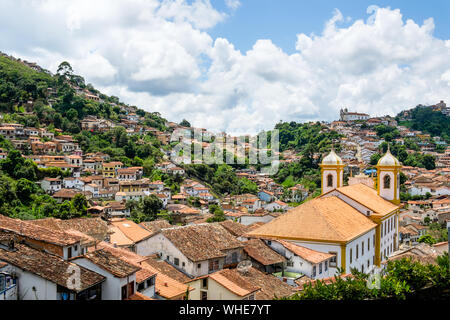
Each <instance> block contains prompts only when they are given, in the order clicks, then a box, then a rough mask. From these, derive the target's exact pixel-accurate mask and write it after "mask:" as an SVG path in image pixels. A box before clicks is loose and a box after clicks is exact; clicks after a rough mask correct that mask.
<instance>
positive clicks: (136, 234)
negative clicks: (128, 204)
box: [111, 219, 151, 243]
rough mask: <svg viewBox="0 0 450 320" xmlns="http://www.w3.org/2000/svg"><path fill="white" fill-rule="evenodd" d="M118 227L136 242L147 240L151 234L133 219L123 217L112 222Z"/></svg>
mask: <svg viewBox="0 0 450 320" xmlns="http://www.w3.org/2000/svg"><path fill="white" fill-rule="evenodd" d="M111 223H112V225H114V226H115V227H117V228H118V229H119V230H120V231H121V232H122V233H123V234H124V235H125V236H126V237H127V238H129V239H130V240H132V241H133V242H134V243H136V242H139V241H142V240H145V239H147V238H149V237H150V236H151V233H150V232H149V231H147V230H146V229H144V228H141V227H140V226H139V225H138V224H136V223H134V222H133V221H131V220H126V219H121V220H116V221H114V220H113V221H112V222H111Z"/></svg>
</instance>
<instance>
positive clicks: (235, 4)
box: [225, 0, 241, 10]
mask: <svg viewBox="0 0 450 320" xmlns="http://www.w3.org/2000/svg"><path fill="white" fill-rule="evenodd" d="M225 4H226V5H227V7H228V8H230V9H231V10H236V9H237V8H239V7H240V6H241V1H239V0H225Z"/></svg>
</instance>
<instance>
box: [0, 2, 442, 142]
mask: <svg viewBox="0 0 450 320" xmlns="http://www.w3.org/2000/svg"><path fill="white" fill-rule="evenodd" d="M449 39H450V2H449V1H446V0H442V1H437V0H429V1H426V2H425V1H406V0H392V1H366V0H358V1H353V0H352V1H350V0H341V1H326V0H317V1H299V0H282V1H281V0H279V1H274V0H272V1H269V0H211V1H210V0H190V1H188V0H161V1H159V0H96V1H88V0H79V1H69V0H2V1H0V51H2V52H5V53H8V54H12V55H14V56H16V57H21V58H23V59H26V60H28V61H33V62H37V63H38V64H39V65H41V66H42V67H44V68H46V69H49V70H50V71H52V72H56V69H57V67H58V65H59V63H60V62H62V61H68V62H69V63H70V64H71V65H72V67H73V68H74V70H75V73H76V74H79V75H82V76H84V77H85V79H86V82H87V83H92V84H93V85H94V86H95V87H96V88H97V89H99V90H101V91H102V92H104V93H106V94H109V95H115V96H118V97H120V98H121V100H122V101H124V102H125V103H128V104H131V105H136V106H138V107H140V108H143V109H144V110H147V111H157V112H160V113H161V114H162V115H163V116H164V117H165V118H166V119H168V120H169V121H175V122H180V121H181V120H183V119H187V120H188V121H190V122H191V124H192V125H193V126H195V127H202V128H208V129H209V130H212V131H217V132H220V131H226V132H228V133H232V134H254V133H256V132H259V131H261V130H270V129H272V128H273V127H274V125H275V124H276V123H278V122H279V121H298V122H305V121H318V120H319V121H332V120H336V119H337V118H338V117H339V110H340V109H341V108H348V109H349V110H352V111H358V112H367V113H370V114H371V115H372V116H380V115H386V114H389V115H396V114H397V113H398V112H399V111H401V110H404V109H406V108H412V107H414V106H416V105H418V104H434V103H437V102H439V101H440V100H445V101H449V100H450V90H449V89H450V40H449Z"/></svg>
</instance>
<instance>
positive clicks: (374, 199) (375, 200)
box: [336, 183, 398, 215]
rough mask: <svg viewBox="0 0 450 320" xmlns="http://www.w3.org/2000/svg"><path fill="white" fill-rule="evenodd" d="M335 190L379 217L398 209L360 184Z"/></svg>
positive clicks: (372, 190) (373, 190)
mask: <svg viewBox="0 0 450 320" xmlns="http://www.w3.org/2000/svg"><path fill="white" fill-rule="evenodd" d="M336 190H337V191H339V192H341V193H342V194H344V195H346V196H347V197H349V198H351V199H353V200H355V201H357V202H359V203H361V204H362V205H363V206H365V207H367V208H369V209H371V210H373V211H374V212H375V213H377V214H380V215H386V214H389V213H391V212H392V211H394V210H396V209H398V206H396V205H395V204H393V203H392V202H390V201H387V200H385V199H383V198H382V197H380V196H379V195H378V194H377V191H376V190H375V189H373V188H370V187H368V186H366V185H364V184H362V183H359V184H355V185H352V186H347V187H342V188H338V189H336Z"/></svg>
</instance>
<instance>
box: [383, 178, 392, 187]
mask: <svg viewBox="0 0 450 320" xmlns="http://www.w3.org/2000/svg"><path fill="white" fill-rule="evenodd" d="M383 182H384V189H390V188H391V177H390V176H389V175H385V176H384V178H383Z"/></svg>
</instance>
